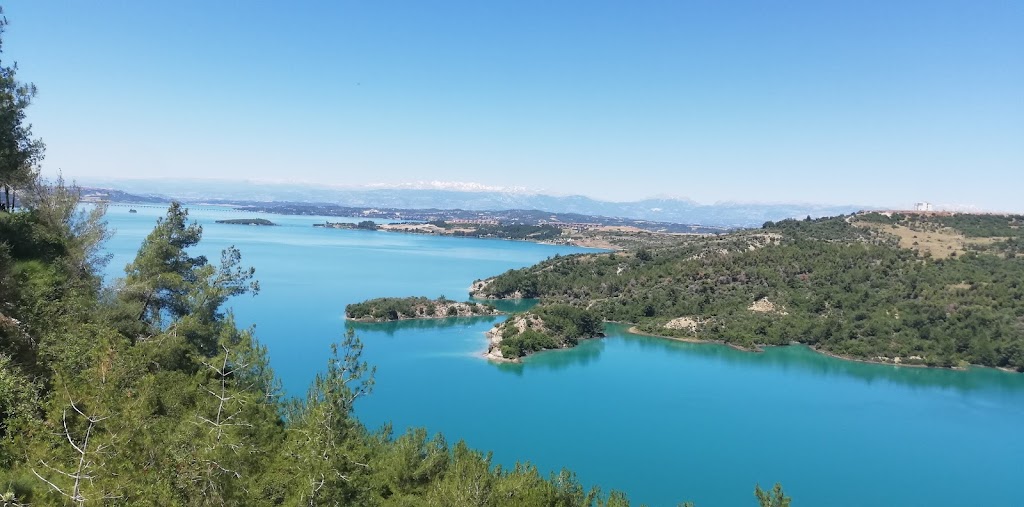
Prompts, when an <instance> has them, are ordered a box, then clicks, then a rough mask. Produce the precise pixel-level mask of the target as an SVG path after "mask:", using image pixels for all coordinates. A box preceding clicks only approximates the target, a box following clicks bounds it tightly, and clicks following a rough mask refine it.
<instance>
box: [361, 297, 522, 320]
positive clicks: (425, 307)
mask: <svg viewBox="0 0 1024 507" xmlns="http://www.w3.org/2000/svg"><path fill="white" fill-rule="evenodd" d="M501 314H502V312H501V311H499V310H498V309H497V308H495V307H494V306H492V305H488V304H483V303H474V302H459V301H452V300H450V299H447V298H445V297H444V296H441V297H439V298H437V299H428V298H425V297H407V298H376V299H370V300H367V301H363V302H361V303H353V304H350V305H348V306H346V307H345V318H347V319H349V320H357V321H361V322H391V321H396V320H410V319H444V318H448V317H484V316H488V315H501Z"/></svg>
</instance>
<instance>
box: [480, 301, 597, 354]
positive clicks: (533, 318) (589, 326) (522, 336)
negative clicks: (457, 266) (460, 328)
mask: <svg viewBox="0 0 1024 507" xmlns="http://www.w3.org/2000/svg"><path fill="white" fill-rule="evenodd" d="M603 330H604V323H602V322H601V318H600V316H598V315H597V313H595V312H592V311H590V310H586V309H582V308H578V307H574V306H569V305H557V304H556V305H546V306H542V307H539V308H536V309H534V310H530V311H527V312H523V313H519V314H516V315H514V316H513V317H511V318H509V319H508V320H506V321H505V322H502V323H501V324H498V325H497V326H495V327H494V329H492V330H491V331H489V332H488V336H489V338H490V340H489V341H490V344H489V346H488V356H489V357H491V358H494V359H509V360H514V359H518V358H520V357H523V356H526V355H528V354H531V353H533V352H537V351H541V350H547V349H561V348H569V347H575V346H576V345H577V344H578V343H579V341H580V340H583V339H587V338H595V337H598V336H603Z"/></svg>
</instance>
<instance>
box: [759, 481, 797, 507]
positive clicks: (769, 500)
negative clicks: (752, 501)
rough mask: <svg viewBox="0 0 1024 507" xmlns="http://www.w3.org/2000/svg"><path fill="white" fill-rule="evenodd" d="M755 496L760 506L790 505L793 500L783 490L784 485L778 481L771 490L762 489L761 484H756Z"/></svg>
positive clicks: (784, 506)
mask: <svg viewBox="0 0 1024 507" xmlns="http://www.w3.org/2000/svg"><path fill="white" fill-rule="evenodd" d="M754 497H755V498H757V503H758V505H759V506H760V507H789V503H790V502H791V501H792V499H791V498H789V497H788V496H786V495H785V493H783V492H782V485H781V484H779V483H777V482H776V483H775V487H773V488H772V490H771V491H765V490H763V489H761V485H760V484H757V485H755V486H754Z"/></svg>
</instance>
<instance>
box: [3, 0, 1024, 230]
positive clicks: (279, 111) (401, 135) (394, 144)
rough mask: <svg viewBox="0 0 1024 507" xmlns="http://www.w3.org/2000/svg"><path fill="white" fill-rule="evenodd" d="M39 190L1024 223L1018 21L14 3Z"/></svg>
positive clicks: (820, 6)
mask: <svg viewBox="0 0 1024 507" xmlns="http://www.w3.org/2000/svg"><path fill="white" fill-rule="evenodd" d="M3 5H4V11H5V14H6V16H7V18H8V19H9V20H10V22H11V24H10V26H9V27H8V31H7V33H6V34H5V35H4V46H3V49H4V53H3V55H2V57H3V61H4V62H9V61H11V60H12V59H13V60H16V61H17V62H18V63H19V67H20V71H19V76H20V77H21V78H23V79H25V80H30V81H33V82H35V83H36V84H37V85H38V86H39V90H40V93H39V96H38V98H37V100H36V103H35V104H34V105H33V106H32V108H31V109H30V112H29V114H30V119H31V121H32V122H33V123H34V125H35V132H36V133H37V134H38V135H40V136H41V137H43V139H44V141H45V142H46V143H47V158H46V161H45V164H44V170H45V172H47V173H49V174H52V173H54V172H56V170H57V169H61V170H62V171H63V173H64V174H65V176H67V177H71V178H77V179H79V180H89V179H91V178H112V177H113V178H117V177H215V176H216V177H221V178H228V179H235V178H237V179H242V178H248V179H265V180H298V181H310V182H325V183H332V184H352V185H359V184H369V183H400V182H406V181H414V180H442V181H466V182H479V183H483V184H488V185H497V186H525V187H530V188H535V189H545V190H548V191H550V192H554V193H581V194H586V195H590V196H594V197H599V198H606V199H613V200H631V199H637V198H642V197H647V196H652V195H664V194H669V195H675V196H687V197H691V198H693V199H696V200H698V201H702V202H713V201H719V200H738V201H801V202H824V203H856V204H869V205H886V206H890V205H891V206H905V205H907V204H909V203H912V202H914V201H917V200H929V201H932V202H936V203H943V204H963V205H975V206H980V207H982V208H985V209H999V210H1017V211H1024V198H1022V193H1024V2H1022V1H1019V0H1012V1H988V0H964V1H954V2H950V1H942V0H928V1H849V2H833V1H821V0H815V1H767V0H766V1H757V2H726V1H718V0H715V1H686V0H674V1H665V2H644V1H630V2H624V1H614V2H603V1H597V0H587V1H575V2H569V1H537V2H534V1H526V0H516V1H509V2H497V1H493V2H492V1H465V2H427V1H406V2H398V1H365V2H340V1H331V2H326V1H325V2H260V1H245V2H243V1H212V2H211V1H174V2H161V3H157V2H150V1H144V2H143V1H127V0H125V1H104V2H71V1H64V0H61V1H46V0H32V1H25V0H23V1H15V2H10V1H9V2H4V3H3Z"/></svg>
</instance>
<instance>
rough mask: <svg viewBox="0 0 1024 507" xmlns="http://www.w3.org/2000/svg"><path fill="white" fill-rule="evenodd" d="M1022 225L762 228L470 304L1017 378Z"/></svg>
mask: <svg viewBox="0 0 1024 507" xmlns="http://www.w3.org/2000/svg"><path fill="white" fill-rule="evenodd" d="M1022 220H1024V217H1020V216H1001V215H952V216H933V215H921V214H890V215H883V214H878V213H871V214H861V215H850V216H844V217H834V218H824V219H817V220H785V221H781V222H768V223H766V224H764V226H763V227H762V228H761V229H757V230H746V231H740V232H736V233H732V234H728V235H721V236H713V237H690V238H682V239H680V241H679V243H678V244H676V245H672V246H667V247H663V248H640V249H637V250H634V251H630V252H616V253H610V254H587V255H573V256H567V257H556V258H553V259H549V260H547V261H544V262H541V263H540V264H537V265H536V266H533V267H529V268H525V269H520V270H513V271H509V272H507V273H504V274H502V275H499V276H497V277H494V278H492V279H488V280H482V281H477V282H476V283H475V284H474V289H473V292H472V295H473V296H475V297H481V298H488V297H489V298H513V297H524V298H540V299H541V306H539V307H538V310H539V309H541V308H543V306H544V305H551V304H560V305H570V306H574V307H578V308H585V309H588V310H590V311H593V312H596V313H597V314H598V315H599V316H600V317H601V318H602V319H604V320H608V321H617V322H625V323H632V324H634V325H635V329H636V330H637V331H640V332H643V333H648V334H654V335H659V336H667V337H673V338H679V339H685V340H704V341H718V342H722V343H727V344H732V345H736V346H740V347H744V348H750V349H756V348H757V347H759V346H762V345H785V344H789V343H792V342H799V343H805V344H808V345H811V346H812V347H814V348H816V349H818V350H820V351H822V352H826V353H831V354H836V355H840V356H844V357H850V358H856V359H862V360H868V361H876V362H893V363H902V364H921V365H929V366H944V367H951V366H965V365H967V364H977V365H984V366H992V367H999V368H1006V369H1013V370H1018V371H1021V370H1024V284H1022V283H1021V281H1022V280H1024V257H1022V256H1021V255H1020V245H1021V240H1022V239H1024V238H1022V236H1024V231H1022V230H1021V228H1020V225H1021V223H1022ZM926 234H927V235H931V236H930V237H932V239H933V240H934V241H933V242H935V244H932V245H929V248H927V249H925V248H922V246H921V243H920V242H919V240H920V239H922V238H923V237H924V235H926ZM915 237H916V239H915ZM937 238H939V239H941V240H942V241H941V242H940V241H939V239H937ZM915 242H917V244H915Z"/></svg>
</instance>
